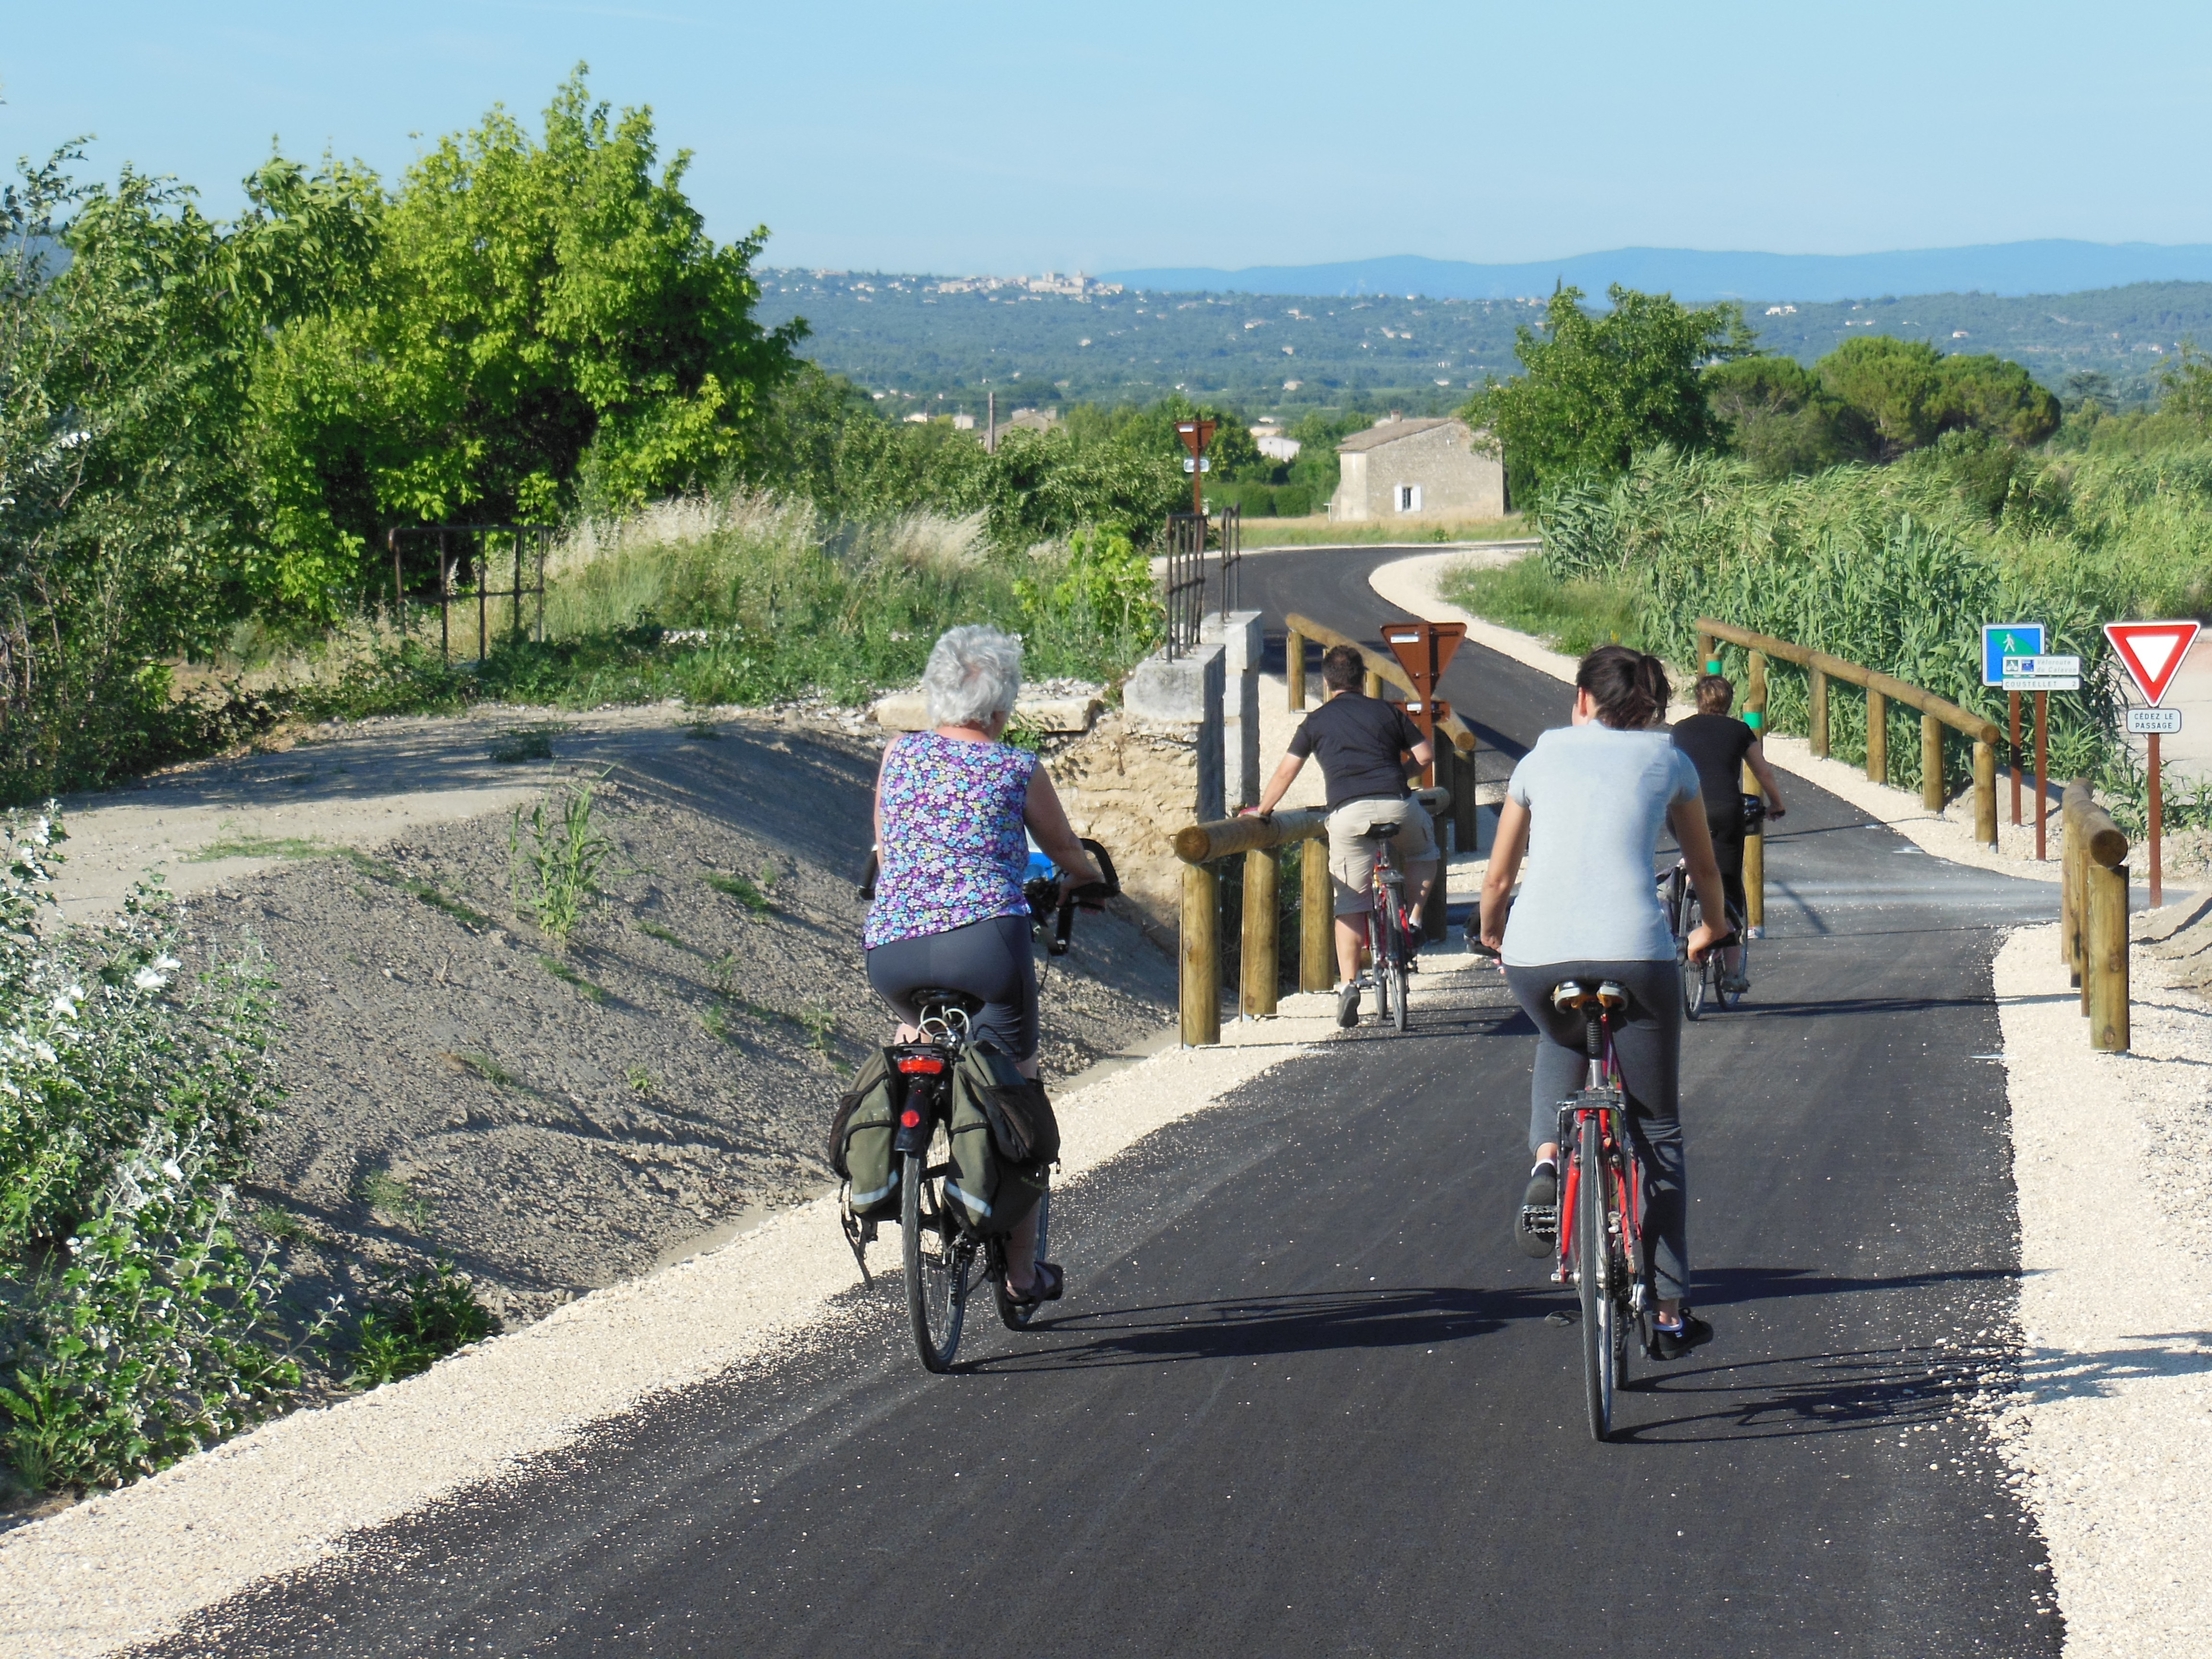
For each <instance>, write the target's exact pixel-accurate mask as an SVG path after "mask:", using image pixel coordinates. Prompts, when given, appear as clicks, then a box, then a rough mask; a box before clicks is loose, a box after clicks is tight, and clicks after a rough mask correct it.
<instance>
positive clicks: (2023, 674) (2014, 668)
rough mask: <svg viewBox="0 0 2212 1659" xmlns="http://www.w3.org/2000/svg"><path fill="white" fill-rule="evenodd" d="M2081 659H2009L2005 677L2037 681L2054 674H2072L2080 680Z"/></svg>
mask: <svg viewBox="0 0 2212 1659" xmlns="http://www.w3.org/2000/svg"><path fill="white" fill-rule="evenodd" d="M2052 674H2070V675H2072V676H2074V677H2075V678H2077V679H2078V678H2080V677H2081V658H2079V657H2007V658H2006V659H2004V677H2005V678H2007V679H2008V680H2016V679H2022V678H2027V679H2036V678H2047V677H2048V676H2050V675H2052Z"/></svg>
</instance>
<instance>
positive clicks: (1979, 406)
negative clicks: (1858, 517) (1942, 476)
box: [1813, 335, 2058, 459]
mask: <svg viewBox="0 0 2212 1659" xmlns="http://www.w3.org/2000/svg"><path fill="white" fill-rule="evenodd" d="M1813 368H1814V373H1815V374H1818V375H1819V376H1820V383H1821V385H1822V386H1824V387H1825V388H1826V390H1827V391H1828V392H1830V393H1832V395H1833V396H1835V397H1837V398H1840V399H1842V400H1843V401H1844V403H1846V404H1850V406H1851V407H1852V408H1854V409H1856V410H1859V411H1860V413H1861V414H1863V416H1866V418H1867V419H1868V420H1869V422H1872V423H1873V426H1874V428H1875V433H1876V434H1877V435H1879V437H1880V440H1881V452H1882V455H1883V458H1884V459H1894V458H1895V457H1897V456H1899V455H1901V454H1903V453H1905V452H1906V451H1907V450H1912V449H1918V448H1920V447H1923V445H1926V444H1930V443H1933V442H1934V441H1936V439H1937V438H1939V437H1941V436H1942V435H1943V434H1944V433H1946V432H1958V431H1974V432H1982V433H1986V434H1988V435H1990V436H1991V437H1996V438H2002V439H2004V440H2005V441H2007V442H2008V443H2013V444H2018V445H2026V444H2035V443H2040V442H2042V441H2043V440H2044V439H2045V438H2047V437H2049V436H2050V435H2051V433H2052V432H2053V431H2054V430H2055V429H2056V428H2057V425H2058V400H2057V398H2054V397H2052V396H2051V393H2050V392H2046V391H2045V390H2044V388H2043V387H2041V386H2038V385H2036V383H2035V381H2034V380H2033V377H2031V376H2030V375H2029V374H2028V372H2027V370H2026V369H2025V368H2021V366H2020V365H2019V364H2018V363H2015V362H2007V361H2006V360H2005V359H2003V358H2002V357H1996V356H1975V357H1969V356H1952V357H1947V356H1944V355H1943V354H1942V352H1940V351H1938V350H1936V348H1935V347H1934V346H1933V345H1931V344H1929V343H1928V342H1927V341H1925V340H1899V339H1895V338H1893V337H1889V336H1887V335H1869V336H1867V337H1863V338H1861V339H1857V340H1846V341H1844V343H1843V344H1841V345H1839V346H1838V347H1837V348H1836V349H1834V350H1833V351H1832V352H1830V353H1829V354H1828V355H1827V356H1825V357H1823V358H1821V359H1820V362H1817V363H1815V364H1814V366H1813Z"/></svg>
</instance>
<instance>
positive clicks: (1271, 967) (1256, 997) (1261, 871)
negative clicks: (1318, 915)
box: [1237, 847, 1283, 1019]
mask: <svg viewBox="0 0 2212 1659" xmlns="http://www.w3.org/2000/svg"><path fill="white" fill-rule="evenodd" d="M1278 869H1279V866H1277V865H1276V863H1275V849H1274V848H1272V847H1255V848H1253V849H1252V850H1251V851H1250V852H1249V853H1247V854H1245V855H1244V951H1243V962H1242V963H1241V972H1240V974H1239V975H1238V977H1239V978H1240V980H1241V981H1243V982H1242V983H1241V984H1240V985H1239V987H1237V988H1238V995H1237V1012H1239V1013H1241V1014H1243V1016H1244V1018H1247V1019H1260V1018H1265V1017H1267V1015H1270V1014H1273V1012H1275V986H1276V983H1277V980H1278V976H1279V975H1280V974H1281V973H1282V970H1283V965H1282V961H1281V959H1280V958H1279V957H1278V956H1277V955H1276V954H1275V950H1276V943H1277V933H1278V924H1279V921H1280V917H1279V915H1278V907H1277V905H1276V902H1275V894H1276V886H1277V881H1278Z"/></svg>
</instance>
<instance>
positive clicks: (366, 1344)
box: [346, 1255, 500, 1389]
mask: <svg viewBox="0 0 2212 1659" xmlns="http://www.w3.org/2000/svg"><path fill="white" fill-rule="evenodd" d="M499 1328H500V1324H499V1321H498V1320H497V1319H496V1318H495V1317H494V1316H492V1314H491V1311H490V1310H489V1309H487V1308H486V1307H485V1306H484V1305H483V1303H482V1302H480V1301H478V1300H477V1291H476V1286H475V1285H473V1284H471V1282H470V1280H469V1279H468V1277H467V1275H465V1274H464V1273H459V1272H458V1271H457V1270H456V1269H455V1268H454V1267H453V1261H451V1259H450V1258H448V1257H447V1256H444V1255H440V1256H438V1257H436V1258H435V1259H434V1260H433V1261H432V1262H431V1263H430V1265H429V1266H428V1267H419V1268H416V1270H414V1271H413V1272H411V1273H410V1272H408V1271H406V1270H404V1269H399V1270H396V1271H393V1272H391V1273H386V1275H385V1276H384V1278H383V1279H382V1280H381V1281H380V1283H379V1284H378V1285H377V1287H376V1288H375V1289H374V1290H373V1291H370V1293H369V1296H368V1306H367V1307H366V1308H365V1309H364V1310H363V1311H362V1316H361V1325H360V1328H359V1329H358V1330H357V1331H356V1334H355V1338H354V1355H353V1369H352V1370H351V1371H350V1372H349V1374H348V1375H347V1377H346V1381H347V1382H348V1383H349V1384H351V1385H352V1386H353V1387H355V1388H356V1389H374V1388H380V1387H382V1386H383V1385H384V1384H385V1383H396V1382H398V1380H399V1379H400V1378H401V1377H404V1376H416V1374H418V1373H419V1372H422V1371H427V1370H429V1369H430V1367H431V1366H432V1365H434V1364H436V1363H437V1362H438V1361H439V1360H441V1359H443V1358H445V1357H446V1356H447V1354H449V1353H453V1352H455V1351H456V1350H458V1349H460V1348H465V1347H466V1346H468V1345H469V1344H470V1343H471V1342H480V1341H482V1340H483V1339H484V1338H485V1337H488V1336H491V1335H493V1334H495V1333H497V1331H498V1330H499Z"/></svg>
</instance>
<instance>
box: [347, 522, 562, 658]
mask: <svg viewBox="0 0 2212 1659" xmlns="http://www.w3.org/2000/svg"><path fill="white" fill-rule="evenodd" d="M384 544H385V547H386V550H389V551H390V553H391V555H392V612H393V617H392V620H393V622H394V623H395V624H396V625H397V626H398V629H399V630H400V631H401V632H402V633H406V632H408V631H410V630H409V628H408V620H407V619H408V617H409V614H410V607H411V608H412V609H415V610H423V609H427V608H428V607H429V606H431V605H435V606H437V607H438V659H439V660H440V661H441V662H442V663H451V662H452V661H453V611H454V610H455V609H456V608H457V607H458V608H459V611H460V612H461V626H462V628H463V629H466V628H467V626H468V608H469V604H470V601H471V600H474V601H475V604H476V612H477V653H476V659H477V661H478V662H482V661H483V659H485V658H486V657H488V656H489V655H490V654H491V646H492V641H494V640H495V639H501V640H522V639H535V640H538V641H541V642H542V641H544V638H545V557H546V555H547V554H548V553H549V552H550V550H551V549H552V545H553V532H552V530H551V529H550V528H549V527H547V526H543V525H526V524H430V525H401V526H393V527H392V529H391V530H389V531H387V532H385V538H384ZM434 555H435V564H432V565H431V568H430V569H429V571H428V580H427V581H426V580H424V570H423V567H424V565H425V564H429V563H430V561H431V558H432V556H434ZM503 576H511V577H512V579H513V580H512V581H511V583H510V584H509V585H508V586H505V587H501V586H495V585H494V584H495V583H496V582H497V581H499V580H500V579H501V577H503ZM533 598H534V599H536V600H537V601H538V605H537V615H536V617H534V618H532V619H530V620H527V621H526V619H525V613H526V608H527V607H526V605H525V604H524V601H525V600H526V599H533ZM501 611H503V612H504V614H501ZM461 642H462V644H463V646H464V647H465V646H466V644H467V636H466V635H465V633H464V635H463V636H462V641H461Z"/></svg>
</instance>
